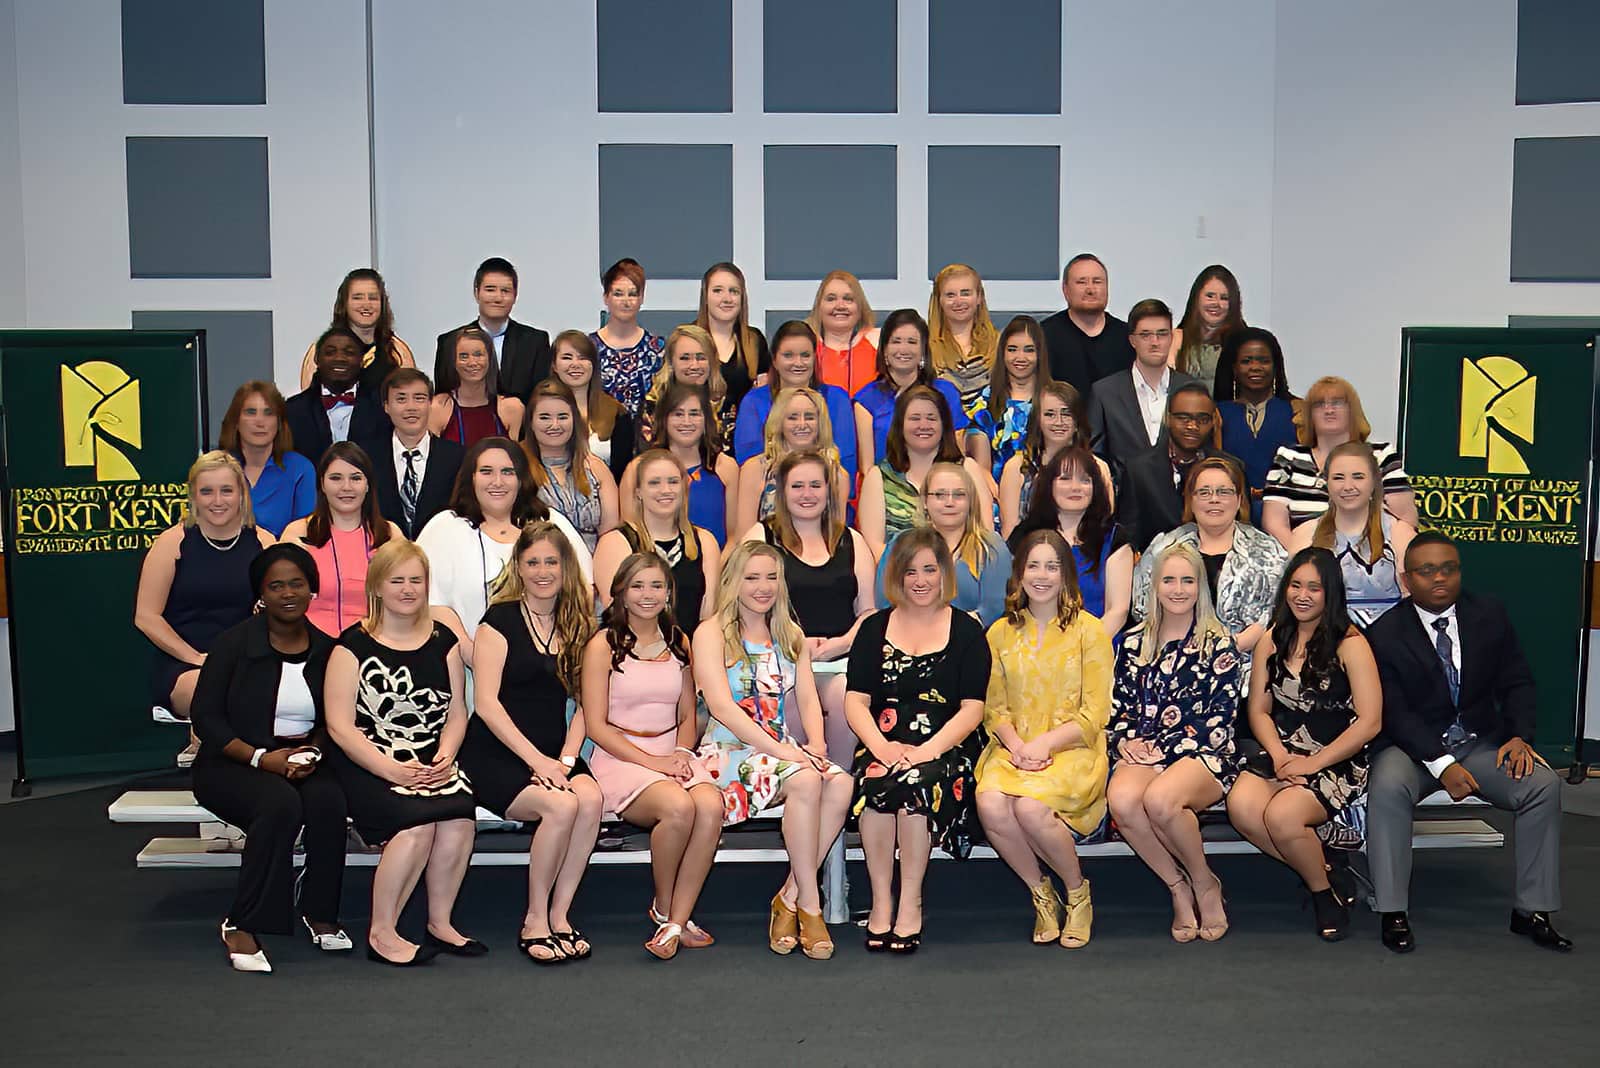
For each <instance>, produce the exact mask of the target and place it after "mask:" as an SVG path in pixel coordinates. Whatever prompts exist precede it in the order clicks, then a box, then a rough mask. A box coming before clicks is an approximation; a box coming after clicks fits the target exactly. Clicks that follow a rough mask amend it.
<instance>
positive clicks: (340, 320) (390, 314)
mask: <svg viewBox="0 0 1600 1068" xmlns="http://www.w3.org/2000/svg"><path fill="white" fill-rule="evenodd" d="M357 282H371V283H372V284H373V285H375V286H377V287H378V318H377V321H375V322H374V323H373V324H372V346H373V348H375V349H376V350H377V354H376V355H375V356H374V357H373V361H374V362H377V361H378V360H383V361H386V362H387V363H388V365H389V367H390V368H391V369H392V368H395V367H399V366H400V361H399V360H398V359H397V358H396V357H395V353H394V311H393V309H391V308H390V307H389V287H388V286H386V285H384V284H383V275H381V274H379V273H378V272H377V271H375V270H373V269H372V268H371V267H357V268H356V269H355V270H353V271H351V272H350V273H349V274H347V275H345V276H344V281H342V282H340V283H339V293H338V295H337V296H335V297H334V298H333V318H332V319H331V320H330V321H329V324H328V325H330V326H342V327H345V328H346V329H349V327H350V313H349V311H347V310H346V308H345V305H347V304H348V303H349V302H350V287H351V286H352V285H354V284H355V283H357Z"/></svg>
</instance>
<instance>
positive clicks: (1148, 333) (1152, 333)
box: [1133, 330, 1172, 344]
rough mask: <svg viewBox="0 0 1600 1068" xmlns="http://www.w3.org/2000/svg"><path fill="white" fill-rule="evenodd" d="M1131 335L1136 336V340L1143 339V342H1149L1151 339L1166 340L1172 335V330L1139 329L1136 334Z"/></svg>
mask: <svg viewBox="0 0 1600 1068" xmlns="http://www.w3.org/2000/svg"><path fill="white" fill-rule="evenodd" d="M1133 336H1134V337H1135V338H1137V339H1138V340H1140V341H1143V342H1144V343H1145V344H1149V343H1150V342H1152V341H1166V340H1168V339H1169V338H1171V337H1172V331H1171V330H1141V331H1139V332H1138V333H1137V334H1134V335H1133Z"/></svg>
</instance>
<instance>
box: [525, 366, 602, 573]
mask: <svg viewBox="0 0 1600 1068" xmlns="http://www.w3.org/2000/svg"><path fill="white" fill-rule="evenodd" d="M522 451H523V452H525V453H526V454H527V456H528V471H529V473H530V474H531V475H532V476H533V484H534V487H535V492H536V493H537V494H538V495H539V499H540V500H541V501H543V502H544V503H545V505H546V506H547V507H549V508H551V509H552V510H554V511H556V512H559V513H561V515H563V516H565V517H566V519H567V522H569V523H571V524H572V527H573V529H574V530H576V531H577V532H578V534H579V536H580V537H582V538H583V544H584V547H585V548H587V549H588V550H589V552H591V553H593V552H594V546H595V542H597V541H599V540H600V535H602V534H604V533H605V532H606V531H608V530H611V529H612V528H613V527H615V526H616V525H617V484H616V483H615V482H614V481H612V478H611V471H610V470H609V469H608V468H607V467H606V465H605V464H603V463H601V461H600V458H599V457H597V456H594V455H593V454H591V453H590V452H589V428H588V427H586V426H584V425H583V416H582V414H580V413H579V411H578V401H577V398H576V397H575V396H574V395H573V392H572V390H571V389H569V388H568V387H567V385H566V383H564V382H561V381H559V380H557V379H554V378H547V379H545V380H544V381H543V382H540V383H539V384H538V385H536V386H534V387H533V394H532V395H531V396H530V397H529V398H528V417H527V422H526V423H525V424H524V426H523V429H522Z"/></svg>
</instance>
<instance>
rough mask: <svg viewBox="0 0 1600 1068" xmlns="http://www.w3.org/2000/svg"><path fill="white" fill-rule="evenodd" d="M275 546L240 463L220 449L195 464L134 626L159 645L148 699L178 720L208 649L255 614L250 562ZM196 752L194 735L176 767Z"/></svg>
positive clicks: (144, 568)
mask: <svg viewBox="0 0 1600 1068" xmlns="http://www.w3.org/2000/svg"><path fill="white" fill-rule="evenodd" d="M271 544H273V537H272V535H271V534H269V533H267V532H266V531H265V530H262V529H260V528H259V527H257V526H256V525H255V516H254V515H253V513H252V512H251V509H250V489H249V485H248V484H247V483H246V482H245V477H244V469H243V468H241V467H240V466H239V461H238V460H236V459H234V458H233V457H232V456H230V455H229V454H228V453H225V452H223V451H221V450H220V449H218V450H214V451H212V452H208V453H206V454H205V455H203V456H201V457H200V458H199V459H197V460H196V461H195V462H194V463H193V464H191V465H190V467H189V506H188V508H187V509H186V510H185V511H184V516H183V518H182V519H181V520H179V521H178V522H177V523H175V524H174V525H172V526H170V527H168V528H167V529H166V530H164V531H162V532H161V533H160V534H159V535H157V536H156V540H155V541H154V542H152V543H151V545H150V549H149V551H148V552H147V553H146V554H145V558H144V563H143V564H142V565H141V566H140V568H139V587H138V592H137V593H136V594H135V595H134V607H133V625H134V626H135V627H138V628H139V631H140V633H142V634H143V635H144V636H145V637H146V638H149V639H150V643H151V644H152V645H154V646H155V647H156V650H155V658H154V660H153V661H152V663H151V665H150V696H151V699H152V700H153V701H154V702H155V704H157V705H159V706H161V707H164V708H167V709H170V710H171V712H172V713H173V715H175V716H177V717H178V718H179V719H188V718H189V704H190V702H191V701H192V700H193V699H194V687H195V683H196V682H197V681H198V680H199V678H200V667H201V665H203V664H204V663H205V662H206V650H208V649H210V648H211V643H212V642H214V641H216V639H217V638H218V637H219V636H220V635H221V634H222V632H223V631H225V630H227V629H228V628H229V627H232V626H233V625H234V624H236V623H243V622H244V621H245V620H246V619H248V618H249V617H250V607H251V605H252V604H253V603H254V601H255V599H256V598H255V593H254V592H253V587H252V586H251V584H250V562H251V561H252V560H254V559H255V558H256V557H257V556H258V555H260V553H261V550H263V549H265V548H266V547H267V546H269V545H271ZM198 750H199V743H198V742H196V741H194V740H193V738H191V740H190V744H189V747H188V748H186V749H185V750H184V751H183V753H182V754H180V755H179V758H178V762H179V766H180V767H188V766H189V765H190V764H191V763H193V761H194V754H195V752H197V751H198Z"/></svg>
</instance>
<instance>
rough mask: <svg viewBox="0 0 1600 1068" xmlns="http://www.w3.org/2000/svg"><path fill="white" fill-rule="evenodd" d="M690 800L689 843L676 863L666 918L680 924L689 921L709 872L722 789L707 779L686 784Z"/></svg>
mask: <svg viewBox="0 0 1600 1068" xmlns="http://www.w3.org/2000/svg"><path fill="white" fill-rule="evenodd" d="M689 800H690V801H691V802H692V804H693V809H694V826H693V829H692V830H691V831H690V833H689V844H688V846H687V848H685V849H684V851H683V862H682V863H681V864H679V866H678V878H677V880H676V881H675V882H674V883H673V886H672V905H671V907H670V909H669V911H668V913H667V919H668V920H670V921H671V922H673V923H676V924H678V925H680V926H682V925H683V924H686V923H688V922H689V918H690V917H691V916H692V915H693V914H694V907H695V905H696V904H697V903H698V902H699V900H700V890H701V888H702V887H704V886H705V885H706V876H708V875H710V874H711V863H712V861H713V860H715V859H716V855H717V842H718V840H719V839H721V837H722V791H721V790H718V789H717V788H716V787H715V786H712V785H711V784H710V783H701V784H700V785H699V786H692V787H690V788H689Z"/></svg>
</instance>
